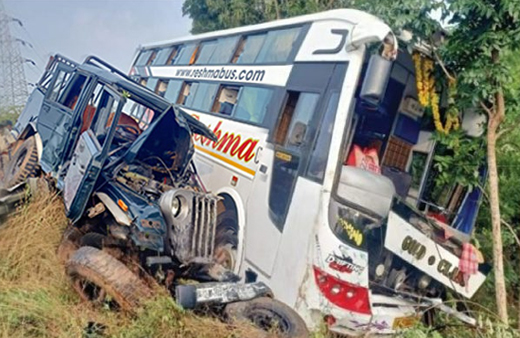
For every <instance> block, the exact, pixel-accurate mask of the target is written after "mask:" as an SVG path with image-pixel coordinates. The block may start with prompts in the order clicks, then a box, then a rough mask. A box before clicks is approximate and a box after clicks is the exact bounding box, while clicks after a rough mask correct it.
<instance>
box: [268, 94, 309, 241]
mask: <svg viewBox="0 0 520 338" xmlns="http://www.w3.org/2000/svg"><path fill="white" fill-rule="evenodd" d="M318 100H319V94H316V93H306V92H294V91H289V92H288V93H287V98H286V101H285V102H286V103H285V107H284V109H283V111H282V116H281V117H280V121H279V123H278V127H277V128H276V132H275V135H274V142H275V145H276V148H275V157H274V161H273V169H272V176H271V177H272V178H271V188H270V193H269V209H270V216H271V217H272V219H273V221H274V223H275V224H276V226H277V227H278V229H279V230H280V231H282V230H283V224H284V223H285V217H286V216H287V211H288V210H289V204H290V201H291V199H292V194H293V189H294V186H295V184H296V179H297V178H298V175H299V173H300V166H301V165H300V164H301V162H302V161H303V162H304V161H305V158H306V151H305V149H308V143H309V142H308V139H310V138H311V137H312V135H311V134H312V133H311V132H310V130H311V129H313V128H312V127H311V126H310V125H309V124H310V121H311V120H312V118H313V116H314V111H315V110H316V109H315V108H316V105H317V103H318Z"/></svg>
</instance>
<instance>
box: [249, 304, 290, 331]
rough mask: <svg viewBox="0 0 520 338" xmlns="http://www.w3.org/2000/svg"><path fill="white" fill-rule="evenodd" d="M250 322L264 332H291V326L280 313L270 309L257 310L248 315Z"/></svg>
mask: <svg viewBox="0 0 520 338" xmlns="http://www.w3.org/2000/svg"><path fill="white" fill-rule="evenodd" d="M248 318H249V320H250V321H251V322H252V323H253V324H254V325H256V326H258V327H259V328H261V329H262V330H264V331H268V332H271V331H278V332H281V333H287V332H289V330H290V328H291V324H290V323H289V322H288V321H287V320H286V319H285V318H283V317H282V316H280V315H279V314H278V313H276V312H273V311H271V310H268V309H256V310H255V311H254V312H252V313H250V314H249V315H248Z"/></svg>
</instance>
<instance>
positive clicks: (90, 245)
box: [5, 55, 307, 335]
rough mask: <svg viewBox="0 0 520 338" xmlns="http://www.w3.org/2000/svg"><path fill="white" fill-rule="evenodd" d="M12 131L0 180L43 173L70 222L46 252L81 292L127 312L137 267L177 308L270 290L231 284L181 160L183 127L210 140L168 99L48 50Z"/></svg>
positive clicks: (142, 290) (208, 215)
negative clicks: (58, 241)
mask: <svg viewBox="0 0 520 338" xmlns="http://www.w3.org/2000/svg"><path fill="white" fill-rule="evenodd" d="M13 132H14V134H15V136H17V142H16V144H15V150H14V154H13V156H12V159H11V162H10V163H9V165H8V168H7V171H6V175H5V185H6V186H7V187H8V189H9V188H11V189H17V188H18V187H19V186H21V185H23V182H25V180H26V179H28V178H29V177H33V176H43V177H45V178H46V179H47V180H48V181H50V182H51V183H52V185H54V186H55V187H56V188H57V190H59V191H61V192H62V197H63V201H64V205H65V211H66V214H67V217H68V218H69V219H70V221H71V225H70V226H69V228H67V230H66V231H65V233H64V235H63V239H62V242H61V244H60V247H59V249H58V255H59V256H60V259H61V260H62V261H63V262H64V263H65V265H66V268H67V273H68V275H69V276H70V278H71V280H72V283H73V286H74V288H75V290H76V291H77V292H78V293H79V295H80V296H81V298H82V299H84V300H90V301H93V302H95V303H99V302H101V303H105V304H111V303H113V302H115V303H117V305H118V307H120V308H123V309H124V310H129V311H131V310H132V308H133V306H134V305H137V304H139V303H140V302H141V301H142V300H143V299H144V298H147V297H149V296H150V295H151V294H152V290H151V287H150V285H148V284H149V283H148V282H147V280H149V278H147V277H146V276H152V277H154V278H155V280H156V281H158V282H159V283H161V284H163V285H164V286H165V287H166V288H167V289H168V290H169V291H170V292H171V294H172V295H174V296H175V297H176V298H177V300H178V302H179V303H180V304H181V305H183V306H185V307H188V308H193V307H197V306H198V305H199V304H205V305H207V304H210V305H211V304H218V305H219V306H220V307H222V305H223V304H228V303H233V302H247V301H249V300H252V299H254V298H257V297H260V296H269V295H271V294H272V292H271V291H270V290H269V288H268V287H267V286H266V285H265V284H264V283H262V282H256V283H249V284H243V283H237V282H238V280H239V278H238V276H237V275H236V274H234V273H233V271H232V269H231V268H230V267H229V266H226V264H225V261H222V260H219V258H218V256H217V255H216V254H215V253H216V251H217V250H219V249H221V248H223V247H224V248H227V247H229V245H230V243H229V241H228V239H227V237H226V236H222V235H221V234H222V233H224V234H225V232H226V231H227V228H225V227H222V226H220V225H219V224H218V223H217V214H218V210H219V203H221V201H220V198H219V197H217V196H216V195H215V194H213V193H211V192H208V191H206V189H205V188H204V185H203V183H202V181H201V179H200V177H199V175H198V173H197V169H196V167H195V165H194V163H193V161H192V157H193V154H194V146H193V141H192V136H193V134H194V133H196V134H198V135H199V137H203V138H205V139H207V140H209V141H216V140H217V139H216V137H215V135H214V134H213V132H212V131H211V130H210V129H208V128H207V127H206V126H205V125H203V124H202V123H200V122H199V121H197V120H196V119H195V118H193V117H191V116H190V115H188V114H187V113H185V112H184V111H183V110H182V109H180V108H178V107H177V106H176V105H172V104H170V103H169V102H167V101H166V100H164V99H163V98H162V97H160V96H158V95H156V94H155V93H153V92H152V91H150V90H149V89H147V88H145V87H143V86H141V85H139V84H138V83H136V82H134V81H132V80H131V79H130V78H128V77H127V76H126V75H125V74H123V73H122V72H120V71H119V70H117V69H115V68H114V67H112V66H110V65H109V64H107V63H106V62H104V61H102V60H101V59H99V58H97V57H93V56H90V57H88V58H87V59H86V60H85V62H83V63H82V64H78V63H75V62H73V61H71V60H69V59H67V58H65V57H63V56H60V55H56V56H54V57H52V58H51V60H50V62H49V64H48V66H47V68H46V71H45V73H44V75H43V76H42V79H41V80H40V82H39V83H38V85H37V88H36V89H35V90H34V92H33V93H32V94H31V97H30V98H29V101H28V103H27V105H26V107H25V109H24V111H23V113H22V115H21V116H20V118H19V119H18V121H17V123H16V125H15V127H14V131H13ZM114 274H117V275H114ZM184 280H194V281H196V282H211V283H209V284H207V283H203V284H201V285H199V286H197V287H187V286H185V285H183V284H182V281H184ZM129 290H130V291H129ZM264 302H267V303H269V304H277V303H276V301H275V300H273V299H271V298H266V300H265V301H264ZM235 306H236V305H235ZM279 308H280V309H281V310H279V311H278V312H276V311H275V310H270V311H271V317H272V318H275V319H276V318H285V317H287V318H293V321H294V318H296V322H294V323H293V324H291V326H290V329H291V330H294V329H298V330H299V331H298V332H306V330H307V329H306V327H305V324H304V322H303V321H302V320H301V319H300V318H299V317H298V316H297V315H296V314H295V313H293V312H292V311H293V310H291V309H290V308H285V307H282V306H279ZM273 309H274V308H273ZM258 311H260V310H258ZM252 313H254V311H253V312H252ZM262 313H263V312H262ZM264 315H265V314H264ZM273 320H274V319H273ZM302 330H303V331H302ZM286 333H287V334H289V335H291V334H292V333H291V331H290V330H289V331H287V332H286Z"/></svg>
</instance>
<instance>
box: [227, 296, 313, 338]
mask: <svg viewBox="0 0 520 338" xmlns="http://www.w3.org/2000/svg"><path fill="white" fill-rule="evenodd" d="M224 314H225V315H226V316H227V317H228V319H230V320H231V321H236V320H239V321H240V320H242V321H243V320H246V321H249V322H252V323H253V324H254V325H256V326H258V327H259V328H260V329H262V330H264V331H268V332H272V331H273V330H274V331H278V332H279V333H280V334H281V336H282V337H291V338H303V337H309V331H308V330H307V326H306V325H305V322H304V321H303V319H301V317H300V316H299V315H298V314H297V313H296V312H295V311H294V310H293V309H291V308H290V307H289V306H287V305H285V304H284V303H282V302H280V301H277V300H275V299H272V298H269V297H260V298H255V299H252V300H248V301H243V302H235V303H231V304H228V305H227V306H226V307H225V309H224Z"/></svg>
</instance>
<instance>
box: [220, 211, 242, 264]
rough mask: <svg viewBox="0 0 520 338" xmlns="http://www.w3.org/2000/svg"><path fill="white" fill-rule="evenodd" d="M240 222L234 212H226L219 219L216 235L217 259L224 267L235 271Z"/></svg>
mask: <svg viewBox="0 0 520 338" xmlns="http://www.w3.org/2000/svg"><path fill="white" fill-rule="evenodd" d="M237 247H238V222H237V219H236V215H235V213H234V212H233V211H232V210H225V211H223V212H221V213H220V214H219V215H218V217H217V230H216V234H215V259H216V261H217V262H218V263H219V264H221V265H222V266H223V267H225V268H226V269H229V270H231V271H232V270H233V269H234V268H235V266H236V262H237Z"/></svg>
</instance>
